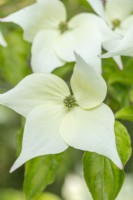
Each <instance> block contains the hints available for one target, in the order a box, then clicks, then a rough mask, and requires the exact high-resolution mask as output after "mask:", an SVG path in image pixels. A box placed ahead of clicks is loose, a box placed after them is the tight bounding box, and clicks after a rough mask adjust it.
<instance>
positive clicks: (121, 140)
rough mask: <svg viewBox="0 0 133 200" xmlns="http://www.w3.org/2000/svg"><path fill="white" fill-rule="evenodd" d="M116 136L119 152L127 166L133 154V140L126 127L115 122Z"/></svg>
mask: <svg viewBox="0 0 133 200" xmlns="http://www.w3.org/2000/svg"><path fill="white" fill-rule="evenodd" d="M115 134H116V145H117V150H118V153H119V155H120V158H121V160H122V163H123V164H124V165H125V164H126V163H127V161H128V160H129V158H130V156H131V154H132V147H131V139H130V136H129V134H128V131H127V129H126V127H125V126H124V125H123V124H121V123H120V122H118V121H116V122H115Z"/></svg>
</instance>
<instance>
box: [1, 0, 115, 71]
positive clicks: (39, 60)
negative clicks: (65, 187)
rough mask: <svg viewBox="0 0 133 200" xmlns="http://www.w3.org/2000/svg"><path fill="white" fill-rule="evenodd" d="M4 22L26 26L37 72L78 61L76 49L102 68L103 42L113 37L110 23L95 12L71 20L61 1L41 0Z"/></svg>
mask: <svg viewBox="0 0 133 200" xmlns="http://www.w3.org/2000/svg"><path fill="white" fill-rule="evenodd" d="M94 20H95V21H97V24H98V26H97V25H94ZM1 21H3V22H14V23H16V24H18V25H20V26H21V27H22V28H23V29H24V38H25V39H26V40H27V41H29V42H32V43H33V45H32V58H31V66H32V69H33V71H34V72H51V71H52V70H53V69H55V68H56V67H59V66H63V65H64V63H65V62H71V61H75V56H74V52H77V53H78V54H79V55H81V56H82V57H83V58H84V59H85V60H86V61H87V62H89V63H91V65H92V66H94V68H96V69H97V70H99V71H100V69H101V59H100V58H99V57H98V55H99V54H100V53H101V43H102V40H103V38H104V37H106V35H108V37H111V32H110V30H108V26H106V24H105V23H104V22H103V20H101V18H100V17H98V16H96V15H94V14H89V13H81V14H78V15H76V16H74V17H73V18H72V19H71V20H70V21H67V14H66V9H65V7H64V4H63V3H62V2H61V1H59V0H38V1H37V2H36V3H35V4H33V5H31V6H28V7H26V8H23V9H21V10H20V11H18V12H16V13H13V14H11V15H9V16H7V17H5V18H3V19H1ZM100 28H101V30H100Z"/></svg>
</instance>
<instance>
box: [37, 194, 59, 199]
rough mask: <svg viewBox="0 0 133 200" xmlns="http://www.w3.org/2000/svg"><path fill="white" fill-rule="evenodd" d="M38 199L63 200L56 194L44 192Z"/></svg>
mask: <svg viewBox="0 0 133 200" xmlns="http://www.w3.org/2000/svg"><path fill="white" fill-rule="evenodd" d="M37 200H61V199H60V198H59V197H57V196H56V195H54V194H51V193H44V194H42V195H41V196H40V197H39V198H37Z"/></svg>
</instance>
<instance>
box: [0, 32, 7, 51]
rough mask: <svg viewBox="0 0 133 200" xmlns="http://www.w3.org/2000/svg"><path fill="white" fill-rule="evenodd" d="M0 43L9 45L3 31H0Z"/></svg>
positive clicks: (4, 45)
mask: <svg viewBox="0 0 133 200" xmlns="http://www.w3.org/2000/svg"><path fill="white" fill-rule="evenodd" d="M0 45H2V46H3V47H6V46H7V43H6V41H5V39H4V37H3V35H2V33H1V32H0Z"/></svg>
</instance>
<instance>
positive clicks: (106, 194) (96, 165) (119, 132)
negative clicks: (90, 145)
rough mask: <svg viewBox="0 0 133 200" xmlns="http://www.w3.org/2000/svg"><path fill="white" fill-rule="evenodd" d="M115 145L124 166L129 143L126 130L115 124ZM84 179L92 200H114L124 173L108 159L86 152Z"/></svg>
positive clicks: (127, 157) (127, 156)
mask: <svg viewBox="0 0 133 200" xmlns="http://www.w3.org/2000/svg"><path fill="white" fill-rule="evenodd" d="M115 134H116V144H117V149H118V153H119V155H120V158H121V160H122V162H123V164H125V163H126V162H127V161H128V160H129V158H130V156H131V142H130V137H129V135H128V132H127V130H126V128H125V127H124V126H123V125H122V124H121V123H120V122H116V123H115ZM83 165H84V177H85V180H86V183H87V186H88V188H89V190H90V192H91V194H92V196H93V199H94V200H115V198H116V196H117V195H118V193H119V191H120V189H121V187H122V184H123V181H124V171H123V170H120V169H119V168H118V167H116V166H115V164H114V163H113V162H112V161H111V160H109V159H108V158H106V157H104V156H101V155H99V154H96V153H92V152H86V153H85V154H84V157H83Z"/></svg>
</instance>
